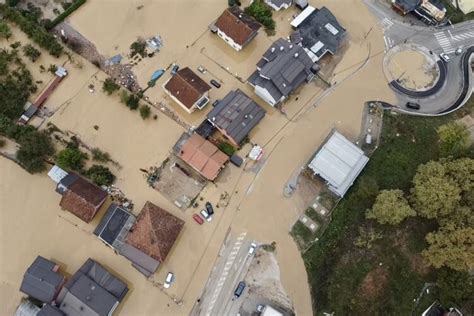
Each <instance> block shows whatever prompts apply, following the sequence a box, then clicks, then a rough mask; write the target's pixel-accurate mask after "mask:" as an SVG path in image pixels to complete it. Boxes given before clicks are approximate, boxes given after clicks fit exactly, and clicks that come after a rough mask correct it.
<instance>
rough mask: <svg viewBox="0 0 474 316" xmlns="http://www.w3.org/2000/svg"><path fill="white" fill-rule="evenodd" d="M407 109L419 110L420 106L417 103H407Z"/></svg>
mask: <svg viewBox="0 0 474 316" xmlns="http://www.w3.org/2000/svg"><path fill="white" fill-rule="evenodd" d="M407 108H409V109H413V110H419V109H420V105H419V104H418V103H414V102H407Z"/></svg>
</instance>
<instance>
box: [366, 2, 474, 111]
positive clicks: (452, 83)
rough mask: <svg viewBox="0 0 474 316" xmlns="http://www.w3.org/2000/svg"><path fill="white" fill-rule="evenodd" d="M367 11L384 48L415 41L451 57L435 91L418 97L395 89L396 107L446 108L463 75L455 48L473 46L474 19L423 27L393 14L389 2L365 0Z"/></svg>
mask: <svg viewBox="0 0 474 316" xmlns="http://www.w3.org/2000/svg"><path fill="white" fill-rule="evenodd" d="M364 2H365V3H366V5H367V6H368V8H369V10H370V11H371V12H372V13H373V14H374V15H375V16H376V17H377V18H378V20H379V21H378V22H377V23H379V24H380V25H381V27H382V28H383V30H384V42H385V51H387V50H389V49H391V48H392V47H394V46H396V45H398V44H402V43H415V44H417V45H420V46H424V47H426V48H427V49H428V50H430V51H431V52H432V53H433V55H434V56H435V58H437V59H439V57H438V56H439V54H441V53H446V54H448V55H449V57H450V58H451V60H450V62H449V63H446V68H447V74H446V84H443V86H442V88H441V89H439V91H438V92H436V93H434V94H432V95H430V96H424V97H422V98H420V97H418V98H417V97H412V96H409V95H406V94H403V93H400V92H397V93H396V94H397V97H398V99H399V106H400V108H401V109H403V110H408V109H406V107H405V104H406V103H407V102H415V103H418V104H420V105H421V109H420V110H419V111H417V112H416V113H425V114H434V113H439V112H442V111H443V110H445V109H447V108H449V107H450V106H451V105H452V104H454V103H455V101H456V100H457V99H458V98H459V96H460V95H461V94H462V91H463V88H464V74H463V72H462V67H461V61H462V57H463V56H462V55H455V54H454V52H455V51H456V49H457V48H462V49H463V51H464V52H465V51H466V50H467V49H468V48H469V47H471V46H474V21H466V22H463V23H459V24H456V25H447V26H443V27H434V26H425V25H423V24H422V23H421V22H420V21H416V18H414V17H412V16H405V17H402V16H400V15H398V14H397V13H395V12H394V11H393V10H392V9H391V8H390V6H389V5H388V4H386V3H384V2H383V1H378V0H364ZM471 82H472V79H471Z"/></svg>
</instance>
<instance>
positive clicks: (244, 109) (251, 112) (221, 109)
mask: <svg viewBox="0 0 474 316" xmlns="http://www.w3.org/2000/svg"><path fill="white" fill-rule="evenodd" d="M264 116H265V110H264V109H263V108H262V107H261V106H260V105H258V104H257V103H256V102H255V101H253V100H252V99H251V98H249V97H248V96H247V95H246V94H245V93H243V92H242V91H241V90H240V89H237V90H234V91H231V92H229V93H228V94H227V95H226V96H225V97H224V98H223V99H222V100H221V101H220V102H219V104H217V105H216V106H215V107H214V108H213V109H212V110H211V111H210V112H209V113H208V114H207V119H208V120H209V122H211V123H212V124H214V125H215V126H217V127H218V128H220V129H222V130H225V132H226V134H227V136H229V137H231V138H232V139H233V140H234V141H235V142H236V143H237V144H239V143H241V142H242V141H243V140H244V139H245V137H246V136H247V135H248V134H249V133H250V131H251V130H252V129H253V128H254V127H255V126H256V125H257V124H258V123H259V122H260V120H261V119H262V118H263V117H264Z"/></svg>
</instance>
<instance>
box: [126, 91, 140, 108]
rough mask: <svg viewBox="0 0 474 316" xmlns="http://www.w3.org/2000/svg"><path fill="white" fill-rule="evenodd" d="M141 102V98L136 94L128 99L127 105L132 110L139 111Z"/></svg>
mask: <svg viewBox="0 0 474 316" xmlns="http://www.w3.org/2000/svg"><path fill="white" fill-rule="evenodd" d="M139 102H140V98H139V97H138V96H136V95H135V94H132V95H130V96H129V97H128V99H127V102H126V104H127V106H128V107H129V109H130V110H136V109H138V106H139Z"/></svg>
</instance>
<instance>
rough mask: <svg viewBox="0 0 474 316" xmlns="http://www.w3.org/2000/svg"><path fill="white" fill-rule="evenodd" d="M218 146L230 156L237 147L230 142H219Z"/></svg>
mask: <svg viewBox="0 0 474 316" xmlns="http://www.w3.org/2000/svg"><path fill="white" fill-rule="evenodd" d="M218 147H219V149H220V150H221V151H223V152H224V153H225V154H227V155H228V156H232V155H233V154H234V153H235V148H234V147H233V146H232V145H231V144H229V143H226V142H222V143H220V144H219V146H218Z"/></svg>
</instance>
